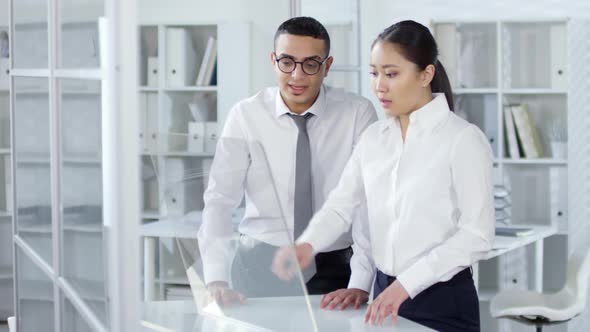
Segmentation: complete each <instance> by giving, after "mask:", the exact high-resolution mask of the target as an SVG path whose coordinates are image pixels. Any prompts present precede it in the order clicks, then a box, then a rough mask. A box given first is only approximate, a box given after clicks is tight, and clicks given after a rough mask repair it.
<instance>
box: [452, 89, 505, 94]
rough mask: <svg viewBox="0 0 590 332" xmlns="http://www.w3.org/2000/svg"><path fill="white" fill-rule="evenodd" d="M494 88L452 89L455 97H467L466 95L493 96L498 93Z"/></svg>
mask: <svg viewBox="0 0 590 332" xmlns="http://www.w3.org/2000/svg"><path fill="white" fill-rule="evenodd" d="M498 91H499V90H498V89H496V88H482V89H463V88H459V89H453V93H454V94H456V95H468V94H493V93H498Z"/></svg>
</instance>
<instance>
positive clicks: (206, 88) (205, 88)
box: [163, 85, 217, 92]
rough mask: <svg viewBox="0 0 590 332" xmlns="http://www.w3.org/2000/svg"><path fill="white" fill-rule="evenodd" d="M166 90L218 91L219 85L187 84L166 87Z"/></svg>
mask: <svg viewBox="0 0 590 332" xmlns="http://www.w3.org/2000/svg"><path fill="white" fill-rule="evenodd" d="M163 90H164V91H166V92H217V86H213V85H212V86H185V87H178V88H164V89H163Z"/></svg>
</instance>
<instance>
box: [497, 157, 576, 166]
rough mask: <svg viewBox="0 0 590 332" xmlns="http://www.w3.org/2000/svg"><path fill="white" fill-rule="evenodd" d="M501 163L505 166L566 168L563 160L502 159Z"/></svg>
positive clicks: (565, 161)
mask: <svg viewBox="0 0 590 332" xmlns="http://www.w3.org/2000/svg"><path fill="white" fill-rule="evenodd" d="M502 163H504V164H506V165H547V166H567V160H565V159H551V158H538V159H502Z"/></svg>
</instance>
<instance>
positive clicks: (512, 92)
mask: <svg viewBox="0 0 590 332" xmlns="http://www.w3.org/2000/svg"><path fill="white" fill-rule="evenodd" d="M502 93H504V94H508V95H566V94H567V91H565V90H556V89H507V90H502Z"/></svg>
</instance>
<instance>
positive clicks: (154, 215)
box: [141, 211, 164, 219]
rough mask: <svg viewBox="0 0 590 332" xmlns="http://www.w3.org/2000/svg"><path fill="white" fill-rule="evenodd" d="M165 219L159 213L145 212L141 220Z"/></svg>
mask: <svg viewBox="0 0 590 332" xmlns="http://www.w3.org/2000/svg"><path fill="white" fill-rule="evenodd" d="M162 218H164V216H163V215H161V214H160V213H159V212H158V211H144V212H143V213H142V214H141V219H162Z"/></svg>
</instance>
